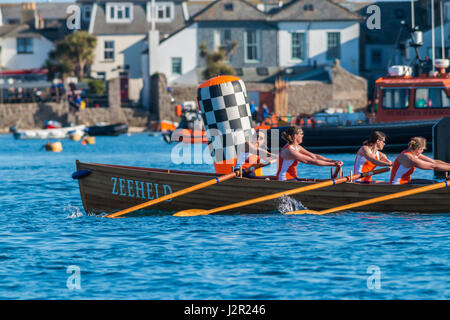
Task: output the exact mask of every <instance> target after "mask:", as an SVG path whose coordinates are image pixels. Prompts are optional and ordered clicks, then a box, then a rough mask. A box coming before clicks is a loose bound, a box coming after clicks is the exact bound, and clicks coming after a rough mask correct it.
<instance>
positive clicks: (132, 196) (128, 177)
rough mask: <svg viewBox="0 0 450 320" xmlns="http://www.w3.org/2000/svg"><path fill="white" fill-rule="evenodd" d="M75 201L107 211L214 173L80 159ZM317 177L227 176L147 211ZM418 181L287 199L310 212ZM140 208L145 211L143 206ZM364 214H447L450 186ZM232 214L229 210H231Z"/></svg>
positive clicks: (233, 197)
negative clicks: (301, 178)
mask: <svg viewBox="0 0 450 320" xmlns="http://www.w3.org/2000/svg"><path fill="white" fill-rule="evenodd" d="M76 168H77V172H76V173H74V175H73V177H74V178H76V179H78V183H79V187H80V194H81V199H82V202H83V207H84V209H85V211H86V212H87V213H89V214H102V213H113V212H117V211H119V210H123V209H126V208H129V207H132V206H135V205H138V204H140V203H143V202H146V201H149V200H151V199H155V198H158V197H161V196H164V195H166V194H169V193H173V192H175V191H178V190H181V189H184V188H187V187H190V186H193V185H195V184H199V183H201V182H204V181H207V180H210V179H213V178H214V177H217V176H219V175H218V174H214V173H201V172H190V171H178V170H166V169H154V168H141V167H131V166H120V165H108V164H96V163H84V162H80V161H78V160H77V162H76ZM320 181H323V180H315V179H309V180H306V179H305V181H302V182H286V181H276V180H270V181H267V180H260V179H247V178H233V179H230V180H227V181H224V182H221V183H218V184H215V185H212V186H210V187H208V188H205V189H201V190H197V191H194V192H192V193H189V194H186V195H183V196H180V197H177V198H174V199H171V200H168V201H165V202H162V203H159V204H157V205H155V206H152V207H151V208H150V209H149V212H155V210H156V211H167V212H171V213H173V212H177V211H180V210H185V209H190V208H198V209H205V210H208V209H212V208H215V207H218V206H224V205H229V204H232V203H235V202H239V201H244V200H249V199H252V198H256V197H261V196H265V195H269V194H273V193H277V192H282V191H285V190H290V189H293V188H298V187H301V186H307V185H310V184H312V183H317V182H320ZM420 186H423V185H412V184H411V185H390V184H360V183H353V182H348V183H342V184H338V185H334V186H330V187H325V188H322V189H317V190H312V191H308V192H304V193H300V194H296V195H292V196H291V197H292V198H294V199H296V200H297V201H300V202H301V203H302V204H303V205H304V206H305V207H307V208H308V209H312V210H325V209H329V208H333V207H336V206H340V205H345V204H349V203H352V202H357V201H362V200H367V199H370V198H374V197H378V196H384V195H387V194H392V193H396V192H401V191H405V190H409V189H411V188H417V187H420ZM278 205H279V201H278V200H271V201H265V202H261V203H257V204H254V205H251V206H246V207H241V208H237V209H235V211H236V212H241V213H265V212H277V208H278ZM143 210H145V209H143ZM355 211H367V212H389V213H392V212H406V213H450V188H443V189H437V190H433V191H430V192H427V193H423V194H417V195H414V196H408V197H405V198H399V199H393V200H389V201H385V202H381V203H375V204H371V205H368V206H365V207H360V208H356V209H355ZM231 212H233V211H231Z"/></svg>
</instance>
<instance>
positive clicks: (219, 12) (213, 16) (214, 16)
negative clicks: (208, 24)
mask: <svg viewBox="0 0 450 320" xmlns="http://www.w3.org/2000/svg"><path fill="white" fill-rule="evenodd" d="M227 8H232V10H228V9H227ZM267 17H268V16H267V15H266V14H265V13H264V12H262V11H260V10H258V9H257V8H256V7H255V6H253V5H252V4H250V3H249V2H247V1H244V0H221V1H214V2H212V3H211V4H210V5H208V6H207V7H205V8H204V9H203V10H201V11H200V12H199V13H198V14H197V15H195V16H194V17H193V18H192V19H193V20H194V21H266V20H267Z"/></svg>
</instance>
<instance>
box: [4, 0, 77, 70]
mask: <svg viewBox="0 0 450 320" xmlns="http://www.w3.org/2000/svg"><path fill="white" fill-rule="evenodd" d="M68 5H69V4H68V3H64V4H61V3H58V4H56V3H54V4H52V5H51V6H49V5H48V4H47V3H45V4H43V3H39V4H35V3H34V2H31V3H23V4H21V5H16V4H9V5H0V63H1V65H2V67H3V68H5V69H10V70H14V69H34V68H42V66H43V65H44V63H45V60H46V59H47V58H48V53H49V52H50V51H51V50H53V49H54V40H56V39H58V38H59V37H61V34H60V32H59V31H60V30H59V29H58V28H59V27H60V23H59V20H60V19H64V18H65V15H66V13H65V9H66V8H67V6H68Z"/></svg>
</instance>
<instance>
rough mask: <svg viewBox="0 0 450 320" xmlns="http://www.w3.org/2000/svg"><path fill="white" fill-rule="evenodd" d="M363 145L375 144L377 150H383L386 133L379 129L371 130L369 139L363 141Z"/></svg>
mask: <svg viewBox="0 0 450 320" xmlns="http://www.w3.org/2000/svg"><path fill="white" fill-rule="evenodd" d="M363 144H364V145H365V146H370V147H372V146H375V147H376V148H377V150H383V149H384V146H385V145H386V134H385V133H384V132H381V131H373V132H372V133H371V134H370V137H369V140H366V141H364V143H363Z"/></svg>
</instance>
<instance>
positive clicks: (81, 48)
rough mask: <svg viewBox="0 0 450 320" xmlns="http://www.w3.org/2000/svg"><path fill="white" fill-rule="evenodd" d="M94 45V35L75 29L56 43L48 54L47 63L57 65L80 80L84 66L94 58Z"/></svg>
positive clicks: (95, 41)
mask: <svg viewBox="0 0 450 320" xmlns="http://www.w3.org/2000/svg"><path fill="white" fill-rule="evenodd" d="M96 45H97V38H96V37H95V36H93V35H91V34H89V33H88V32H87V31H75V32H74V33H71V34H69V35H67V36H66V37H65V38H64V39H63V40H61V41H59V42H58V43H57V44H56V48H55V49H54V50H53V51H51V52H50V54H49V59H48V63H49V64H50V65H52V64H53V65H54V66H57V69H59V71H60V72H63V73H67V74H73V75H75V76H76V77H77V78H78V79H79V80H82V79H83V78H84V69H85V67H86V66H89V65H91V64H92V61H93V60H94V49H95V47H96ZM68 68H69V71H68V70H67V69H68ZM67 71H68V72H67Z"/></svg>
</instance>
